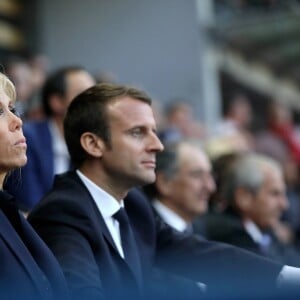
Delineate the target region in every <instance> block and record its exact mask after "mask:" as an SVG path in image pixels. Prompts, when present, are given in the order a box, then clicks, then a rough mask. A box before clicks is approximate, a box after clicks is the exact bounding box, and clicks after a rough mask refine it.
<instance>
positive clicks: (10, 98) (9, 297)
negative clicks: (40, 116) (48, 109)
mask: <svg viewBox="0 0 300 300" xmlns="http://www.w3.org/2000/svg"><path fill="white" fill-rule="evenodd" d="M15 101H16V91H15V88H14V86H13V84H12V82H11V81H10V80H9V79H8V78H7V77H6V76H5V75H4V74H2V73H0V237H1V238H0V253H1V255H0V265H1V271H0V298H1V299H3V300H19V299H31V300H44V299H47V300H54V299H58V300H65V299H68V293H67V286H66V282H65V279H64V276H63V273H62V271H61V269H60V267H59V265H58V263H57V261H56V259H55V257H54V256H53V254H52V252H51V251H50V250H49V249H48V248H47V246H46V245H45V243H44V242H43V241H42V240H41V239H40V237H39V236H38V235H37V234H36V232H35V231H34V230H33V229H32V227H31V226H30V225H29V223H28V222H27V220H26V219H25V218H24V217H23V215H22V214H20V213H19V211H18V209H17V207H16V204H15V199H14V198H13V197H12V196H11V195H10V194H8V193H7V192H6V191H4V190H3V182H4V180H5V178H6V176H7V175H8V173H9V172H11V171H12V170H13V169H15V168H20V167H22V166H24V164H26V161H27V157H26V142H25V138H24V136H23V132H22V120H21V119H20V118H19V117H18V116H17V115H16V109H15Z"/></svg>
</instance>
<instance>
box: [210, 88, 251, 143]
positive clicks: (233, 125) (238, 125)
mask: <svg viewBox="0 0 300 300" xmlns="http://www.w3.org/2000/svg"><path fill="white" fill-rule="evenodd" d="M251 121H252V107H251V105H250V101H249V99H248V97H247V96H246V95H245V94H243V93H241V92H235V93H234V94H233V95H232V96H231V98H230V99H229V102H228V103H226V104H225V108H224V116H223V119H222V120H221V122H220V123H218V124H217V125H216V126H215V128H213V130H212V135H213V136H224V137H230V136H231V137H233V138H234V137H235V136H243V138H244V140H245V141H246V142H247V144H248V148H252V147H253V137H252V134H251V132H250V130H249V129H250V128H249V127H250V124H251Z"/></svg>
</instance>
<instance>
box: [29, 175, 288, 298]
mask: <svg viewBox="0 0 300 300" xmlns="http://www.w3.org/2000/svg"><path fill="white" fill-rule="evenodd" d="M125 209H126V211H127V214H128V216H129V219H130V222H131V226H132V228H133V231H134V235H135V239H136V243H137V246H138V251H139V258H140V261H141V266H142V271H143V278H141V279H140V280H141V281H142V282H143V290H142V292H141V293H140V291H139V290H138V287H137V286H138V284H137V282H138V280H137V279H136V278H135V277H134V275H133V273H132V272H131V270H130V268H129V267H128V265H127V264H126V263H125V262H124V260H123V259H122V257H121V256H120V255H119V252H118V251H117V249H116V246H115V245H114V242H113V240H112V237H111V236H110V233H109V231H108V228H107V227H106V225H105V222H104V220H103V218H102V216H101V214H100V212H99V210H98V208H97V207H96V204H95V202H94V200H93V199H92V197H91V195H90V194H89V192H88V190H87V188H86V187H85V186H84V184H83V183H82V181H81V180H80V179H79V177H78V176H77V174H76V173H75V172H68V173H66V174H62V175H58V176H56V178H55V183H54V187H53V189H52V191H51V192H50V193H49V194H48V195H46V197H45V198H44V199H42V201H41V202H40V203H39V204H38V205H37V206H36V207H35V208H34V210H33V211H32V213H31V214H30V216H29V221H30V222H31V223H32V225H33V227H34V228H35V229H36V230H37V231H38V232H39V234H40V235H41V237H42V238H43V239H44V240H45V242H46V243H47V244H48V246H49V247H50V248H51V249H52V251H53V253H54V254H55V256H56V257H57V259H58V261H59V262H60V264H61V266H62V268H63V271H64V273H65V276H66V279H67V281H68V284H69V286H70V288H71V291H72V295H73V297H74V298H76V297H77V299H98V300H99V299H119V298H120V297H121V295H122V296H125V299H126V295H127V294H129V295H130V297H131V299H133V298H134V297H137V298H138V297H139V296H147V294H148V293H147V287H148V286H149V283H151V282H152V281H151V279H152V274H153V269H154V266H157V267H159V268H162V269H163V270H165V271H167V272H174V273H176V274H178V275H180V276H183V277H187V278H189V279H192V280H193V281H200V282H204V283H206V284H207V285H208V288H209V290H210V293H211V294H212V295H215V296H216V297H217V296H219V297H221V298H224V299H225V298H227V297H229V295H232V293H234V294H235V295H236V296H237V297H242V296H249V295H251V296H253V294H256V293H260V294H263V293H267V292H268V293H269V292H270V291H274V289H275V285H276V279H277V276H278V274H279V272H280V270H281V268H282V265H281V264H277V263H274V262H272V261H269V260H267V259H264V258H260V257H258V256H256V255H253V254H251V253H248V252H244V251H242V250H240V249H237V248H234V247H231V246H228V245H224V244H218V243H214V242H209V241H206V240H203V239H201V238H199V237H197V236H191V235H184V234H181V233H178V232H177V231H175V230H173V229H172V228H171V227H169V226H167V225H166V224H164V223H162V222H161V221H160V220H159V219H158V218H155V217H154V215H153V212H152V210H151V207H150V205H149V203H148V201H147V200H145V198H143V197H141V195H137V194H134V195H132V194H129V196H128V197H127V198H126V199H125ZM253 285H255V286H256V287H257V289H255V290H254V289H253ZM262 288H263V290H262ZM140 294H142V295H140ZM244 298H245V297H244Z"/></svg>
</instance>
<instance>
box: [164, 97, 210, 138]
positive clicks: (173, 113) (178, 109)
mask: <svg viewBox="0 0 300 300" xmlns="http://www.w3.org/2000/svg"><path fill="white" fill-rule="evenodd" d="M165 121H166V122H165V128H164V129H163V130H162V131H161V132H159V137H160V138H161V139H162V140H163V141H164V142H172V141H177V140H179V139H181V138H202V137H203V136H204V135H205V129H204V126H203V125H202V124H201V123H200V122H198V121H197V120H196V119H195V117H194V115H193V109H192V107H191V105H189V104H187V103H186V101H183V100H174V101H172V102H171V103H170V104H169V105H167V106H166V109H165Z"/></svg>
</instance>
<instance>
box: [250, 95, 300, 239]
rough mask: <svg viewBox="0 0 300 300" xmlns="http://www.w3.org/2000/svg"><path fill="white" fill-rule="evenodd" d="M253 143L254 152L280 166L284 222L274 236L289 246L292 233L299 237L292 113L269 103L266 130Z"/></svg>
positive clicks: (298, 155) (299, 140) (298, 141)
mask: <svg viewBox="0 0 300 300" xmlns="http://www.w3.org/2000/svg"><path fill="white" fill-rule="evenodd" d="M255 143H256V151H258V152H259V153H263V154H266V155H269V156H271V157H273V158H274V159H276V160H277V161H278V162H279V163H280V164H281V165H282V168H283V172H284V177H285V182H286V184H287V196H288V202H289V209H288V210H287V211H286V213H285V214H284V220H285V223H284V224H282V226H281V227H278V234H279V237H280V238H281V239H282V241H285V242H286V243H291V242H293V240H294V232H296V234H297V235H298V233H299V234H300V221H299V220H300V187H299V167H300V135H299V132H298V129H297V127H296V125H295V123H294V120H293V115H292V110H291V109H290V108H289V107H287V106H286V104H284V103H282V102H279V101H272V102H270V104H269V107H268V111H267V120H266V128H265V129H264V130H262V131H260V132H259V133H258V134H257V135H256V138H255Z"/></svg>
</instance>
